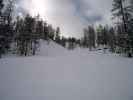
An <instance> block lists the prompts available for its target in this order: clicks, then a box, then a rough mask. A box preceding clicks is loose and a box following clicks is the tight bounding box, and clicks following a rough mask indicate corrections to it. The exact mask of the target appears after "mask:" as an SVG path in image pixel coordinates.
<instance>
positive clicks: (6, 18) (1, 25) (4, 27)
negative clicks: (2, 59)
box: [0, 0, 14, 56]
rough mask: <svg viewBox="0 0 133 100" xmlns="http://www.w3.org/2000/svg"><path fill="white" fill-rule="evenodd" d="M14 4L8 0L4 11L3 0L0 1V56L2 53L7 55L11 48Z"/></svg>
mask: <svg viewBox="0 0 133 100" xmlns="http://www.w3.org/2000/svg"><path fill="white" fill-rule="evenodd" d="M13 4H14V3H13V1H11V0H8V1H7V3H6V6H5V10H3V7H4V4H3V0H0V56H1V54H2V53H6V52H7V51H8V49H9V48H10V43H11V42H12V39H13V24H12V12H13V7H14V5H13ZM2 10H3V11H2Z"/></svg>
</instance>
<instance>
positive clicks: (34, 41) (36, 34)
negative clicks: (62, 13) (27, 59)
mask: <svg viewBox="0 0 133 100" xmlns="http://www.w3.org/2000/svg"><path fill="white" fill-rule="evenodd" d="M15 3H16V2H15V1H14V0H7V2H6V3H4V0H0V57H2V56H4V55H6V54H8V53H9V52H12V53H13V54H16V55H20V56H30V55H36V51H37V49H38V48H39V40H40V39H43V40H45V41H48V42H49V41H51V40H52V41H55V42H56V43H58V44H60V45H61V46H63V47H64V48H67V49H69V50H73V49H74V48H76V47H81V48H88V50H90V51H92V50H99V49H103V50H106V49H109V51H110V52H112V53H118V54H120V55H125V56H127V57H132V56H133V0H128V2H127V0H113V2H112V10H111V13H112V16H113V17H112V19H110V20H114V21H115V23H114V25H112V26H111V25H108V24H106V25H102V24H101V25H99V26H98V27H95V26H94V25H90V24H89V23H88V26H86V27H85V28H84V29H83V32H82V33H81V34H83V37H81V38H79V39H78V38H75V37H65V36H63V35H62V32H61V29H60V27H57V28H53V26H52V24H49V23H48V22H46V21H45V20H43V19H42V18H41V17H40V15H39V14H38V15H36V16H34V17H33V16H31V15H30V14H28V13H27V14H26V15H23V16H14V6H15ZM100 47H102V48H100Z"/></svg>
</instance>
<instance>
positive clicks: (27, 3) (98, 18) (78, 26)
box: [16, 0, 112, 37]
mask: <svg viewBox="0 0 133 100" xmlns="http://www.w3.org/2000/svg"><path fill="white" fill-rule="evenodd" d="M111 8H112V0H17V4H16V11H17V13H19V14H21V13H30V14H31V15H33V16H35V15H37V14H39V15H40V16H41V17H42V18H43V19H44V20H45V21H47V22H48V23H49V24H52V25H53V27H55V28H56V27H57V26H59V27H60V28H61V33H62V34H63V35H64V36H67V37H68V36H74V37H81V36H82V35H83V29H84V28H85V27H87V26H88V25H98V24H111V23H112V22H111V12H110V11H111Z"/></svg>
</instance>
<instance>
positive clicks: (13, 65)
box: [0, 42, 133, 100]
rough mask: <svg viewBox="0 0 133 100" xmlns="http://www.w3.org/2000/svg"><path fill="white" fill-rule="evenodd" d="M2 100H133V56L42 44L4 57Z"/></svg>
mask: <svg viewBox="0 0 133 100" xmlns="http://www.w3.org/2000/svg"><path fill="white" fill-rule="evenodd" d="M0 100H133V59H128V58H124V57H119V56H115V55H112V54H101V53H97V52H96V51H95V52H89V51H88V50H86V49H80V48H79V49H76V50H74V51H67V50H66V49H65V48H63V47H61V46H59V45H57V44H55V43H53V42H51V43H50V44H49V45H46V44H43V43H42V44H41V49H40V52H39V53H38V55H37V56H32V57H10V58H9V57H5V58H3V59H0Z"/></svg>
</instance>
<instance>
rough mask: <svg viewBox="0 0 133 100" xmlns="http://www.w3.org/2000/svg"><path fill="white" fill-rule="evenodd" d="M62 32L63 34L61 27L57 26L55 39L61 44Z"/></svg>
mask: <svg viewBox="0 0 133 100" xmlns="http://www.w3.org/2000/svg"><path fill="white" fill-rule="evenodd" d="M60 34H61V32H60V27H57V28H56V36H55V41H56V42H57V43H59V44H60Z"/></svg>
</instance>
